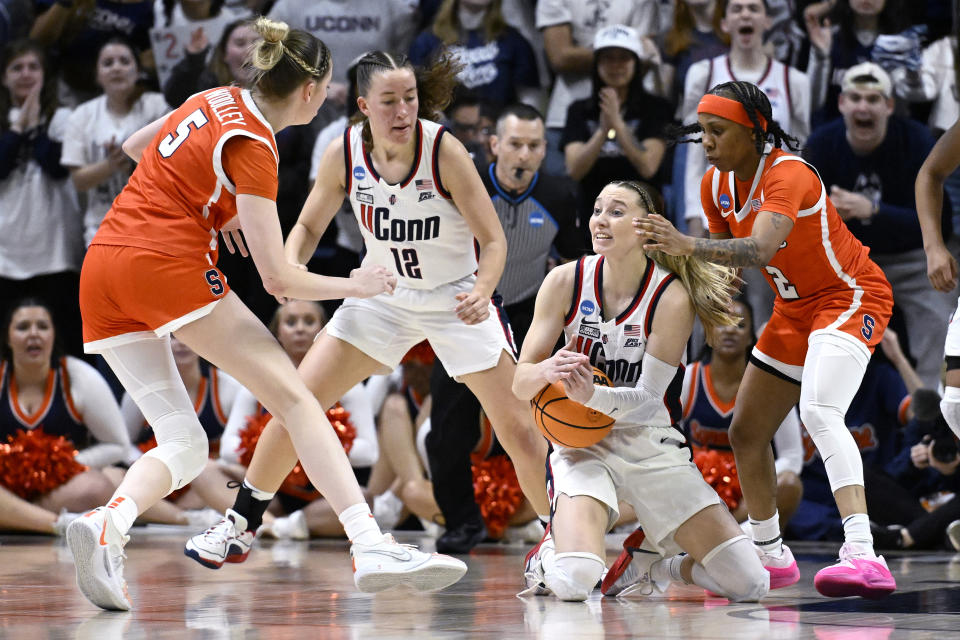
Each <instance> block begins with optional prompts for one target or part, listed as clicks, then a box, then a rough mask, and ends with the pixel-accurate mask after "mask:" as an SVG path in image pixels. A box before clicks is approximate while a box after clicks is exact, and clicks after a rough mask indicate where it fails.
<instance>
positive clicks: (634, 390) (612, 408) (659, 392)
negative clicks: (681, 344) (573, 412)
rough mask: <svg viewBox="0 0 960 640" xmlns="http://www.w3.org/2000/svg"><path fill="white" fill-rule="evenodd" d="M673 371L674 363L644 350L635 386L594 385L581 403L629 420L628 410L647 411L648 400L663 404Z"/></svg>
mask: <svg viewBox="0 0 960 640" xmlns="http://www.w3.org/2000/svg"><path fill="white" fill-rule="evenodd" d="M676 372H677V367H675V366H673V365H671V364H667V363H666V362H664V361H663V360H659V359H657V358H654V357H653V356H652V355H650V354H649V353H645V354H643V366H642V368H641V373H640V380H639V381H638V382H637V386H636V387H600V386H594V388H593V397H591V398H590V400H588V401H587V402H585V403H584V404H585V405H586V406H588V407H590V408H591V409H596V410H597V411H599V412H601V413H605V414H606V415H608V416H610V417H611V418H613V419H614V420H617V421H618V422H619V421H621V420H623V421H629V420H630V415H631V414H633V413H635V412H637V413H639V412H641V411H646V409H647V408H648V407H649V405H651V404H657V405H661V404H663V396H664V394H665V393H666V392H667V387H669V386H670V382H671V381H672V380H673V376H674V375H675V374H676Z"/></svg>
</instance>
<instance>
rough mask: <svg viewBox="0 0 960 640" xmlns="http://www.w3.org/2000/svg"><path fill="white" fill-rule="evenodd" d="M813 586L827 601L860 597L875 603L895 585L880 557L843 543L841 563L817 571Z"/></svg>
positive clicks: (893, 589)
mask: <svg viewBox="0 0 960 640" xmlns="http://www.w3.org/2000/svg"><path fill="white" fill-rule="evenodd" d="M813 586H814V587H816V588H817V591H819V592H820V593H821V594H822V595H825V596H827V597H828V598H843V597H846V596H860V597H863V598H870V599H872V600H877V599H879V598H883V597H885V596H888V595H890V594H891V593H893V592H894V591H895V590H896V588H897V582H896V580H894V579H893V575H892V574H891V573H890V569H888V568H887V561H886V560H884V559H883V556H878V555H875V554H874V553H873V550H872V549H871V548H869V547H865V546H860V545H857V544H855V543H851V542H845V543H844V544H843V546H842V547H840V561H839V562H837V563H836V564H833V565H830V566H829V567H824V568H823V569H820V571H817V575H816V576H814V579H813Z"/></svg>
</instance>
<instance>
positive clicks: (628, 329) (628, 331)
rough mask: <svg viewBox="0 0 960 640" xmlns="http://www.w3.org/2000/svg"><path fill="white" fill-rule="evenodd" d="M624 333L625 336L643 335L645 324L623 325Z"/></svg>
mask: <svg viewBox="0 0 960 640" xmlns="http://www.w3.org/2000/svg"><path fill="white" fill-rule="evenodd" d="M623 335H625V336H642V335H643V325H640V324H625V325H623Z"/></svg>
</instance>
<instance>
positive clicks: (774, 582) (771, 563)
mask: <svg viewBox="0 0 960 640" xmlns="http://www.w3.org/2000/svg"><path fill="white" fill-rule="evenodd" d="M781 546H782V547H783V552H782V553H781V554H780V556H779V557H777V556H773V555H770V554H767V553H764V552H763V551H762V550H761V549H760V547H757V548H756V549H757V555H759V556H760V562H762V563H763V568H764V569H766V570H767V571H768V572H769V573H770V588H771V589H782V588H784V587H789V586H790V585H792V584H796V583H797V581H799V580H800V569H799V568H797V561H796V560H794V558H793V552H792V551H790V547H788V546H787V545H781Z"/></svg>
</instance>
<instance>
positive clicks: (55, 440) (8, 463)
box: [0, 427, 87, 500]
mask: <svg viewBox="0 0 960 640" xmlns="http://www.w3.org/2000/svg"><path fill="white" fill-rule="evenodd" d="M76 455H77V450H76V448H74V446H73V444H72V443H71V442H70V441H69V440H67V439H66V438H64V437H63V436H53V435H49V434H47V433H45V432H44V430H43V427H37V428H36V429H33V430H31V431H24V430H20V431H17V433H16V435H13V436H9V437H8V438H7V444H3V445H0V484H2V485H3V486H5V487H6V488H7V489H9V490H10V491H12V492H13V493H15V494H17V495H18V496H20V497H21V498H23V499H24V500H33V499H35V498H38V497H39V496H42V495H44V494H46V493H49V492H51V491H53V490H54V489H56V488H57V487H59V486H62V485H64V484H66V483H67V481H69V480H70V479H71V478H73V477H74V476H75V475H77V474H78V473H83V472H84V471H86V470H87V466H85V465H82V464H80V463H79V462H77V461H76V459H75V456H76Z"/></svg>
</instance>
